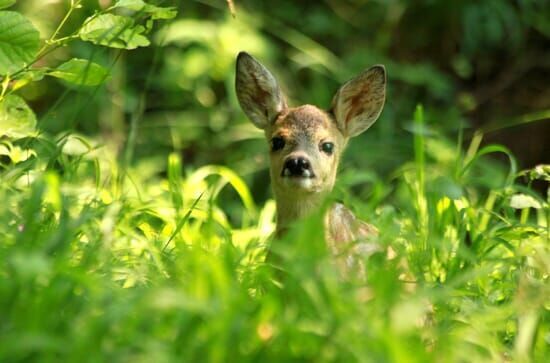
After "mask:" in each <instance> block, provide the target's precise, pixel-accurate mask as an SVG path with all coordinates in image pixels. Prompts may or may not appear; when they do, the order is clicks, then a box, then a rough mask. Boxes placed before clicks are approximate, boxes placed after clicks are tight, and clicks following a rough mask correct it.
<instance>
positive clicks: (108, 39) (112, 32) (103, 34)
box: [79, 14, 150, 49]
mask: <svg viewBox="0 0 550 363" xmlns="http://www.w3.org/2000/svg"><path fill="white" fill-rule="evenodd" d="M144 31H145V28H144V27H143V26H141V25H135V24H134V21H133V20H132V19H131V18H129V17H126V16H119V15H113V14H104V15H100V16H98V17H93V18H88V20H87V21H86V25H84V26H83V27H82V28H81V29H80V32H79V36H80V38H81V39H82V40H85V41H89V42H92V43H94V44H98V45H103V46H106V47H111V48H121V49H135V48H137V47H146V46H148V45H149V44H150V43H149V39H147V38H146V37H145V36H143V35H142V33H143V32H144Z"/></svg>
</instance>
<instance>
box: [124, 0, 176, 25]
mask: <svg viewBox="0 0 550 363" xmlns="http://www.w3.org/2000/svg"><path fill="white" fill-rule="evenodd" d="M114 7H115V8H126V9H130V10H134V11H141V12H143V13H146V14H148V15H150V16H151V18H152V19H153V20H158V19H173V18H174V17H175V16H176V14H177V10H176V8H175V7H173V6H170V7H160V6H156V5H151V4H147V3H145V1H143V0H118V1H117V2H116V4H115V5H114Z"/></svg>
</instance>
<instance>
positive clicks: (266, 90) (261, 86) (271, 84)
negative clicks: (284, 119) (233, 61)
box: [235, 52, 286, 129]
mask: <svg viewBox="0 0 550 363" xmlns="http://www.w3.org/2000/svg"><path fill="white" fill-rule="evenodd" d="M235 89H236V90H237V98H238V99H239V103H240V105H241V108H242V109H243V111H244V113H245V114H246V116H248V118H249V119H250V121H252V123H253V124H254V125H256V126H257V127H259V128H260V129H264V128H265V127H266V126H267V125H269V124H270V123H271V122H273V121H274V119H275V116H277V114H279V113H280V112H281V111H282V110H284V109H285V108H286V100H285V96H284V95H283V93H282V92H281V89H280V88H279V85H278V84H277V81H276V80H275V77H273V75H272V74H271V72H269V71H268V70H267V68H265V67H264V66H263V65H262V64H261V63H260V62H258V61H257V60H256V59H254V58H253V57H252V56H251V55H250V54H248V53H246V52H240V53H239V55H238V56H237V76H236V79H235Z"/></svg>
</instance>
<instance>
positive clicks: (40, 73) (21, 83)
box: [11, 68, 46, 91]
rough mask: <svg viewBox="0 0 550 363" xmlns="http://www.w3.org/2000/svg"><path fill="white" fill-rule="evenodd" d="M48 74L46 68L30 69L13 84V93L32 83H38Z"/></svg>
mask: <svg viewBox="0 0 550 363" xmlns="http://www.w3.org/2000/svg"><path fill="white" fill-rule="evenodd" d="M45 74H46V68H32V69H28V70H26V71H25V72H22V73H21V75H18V77H17V79H16V80H15V81H14V82H13V84H12V86H11V88H12V90H13V91H17V90H18V89H20V88H23V87H25V86H26V85H28V84H29V83H31V82H38V81H40V80H41V79H42V78H44V75H45Z"/></svg>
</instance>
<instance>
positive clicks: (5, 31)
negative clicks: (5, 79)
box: [0, 11, 40, 74]
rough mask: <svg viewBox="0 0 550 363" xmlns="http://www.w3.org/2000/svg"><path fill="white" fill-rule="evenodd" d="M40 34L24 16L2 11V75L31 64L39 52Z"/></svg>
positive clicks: (0, 64) (0, 38)
mask: <svg viewBox="0 0 550 363" xmlns="http://www.w3.org/2000/svg"><path fill="white" fill-rule="evenodd" d="M39 45H40V33H39V32H38V30H36V28H35V27H34V26H33V25H32V23H31V22H30V21H29V20H28V19H27V18H25V17H24V16H23V15H21V14H19V13H16V12H14V11H0V74H8V73H13V72H15V71H17V70H19V69H21V68H23V67H24V66H25V65H27V64H29V63H30V62H31V61H32V60H33V59H34V57H35V56H36V52H37V51H38V47H39Z"/></svg>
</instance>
